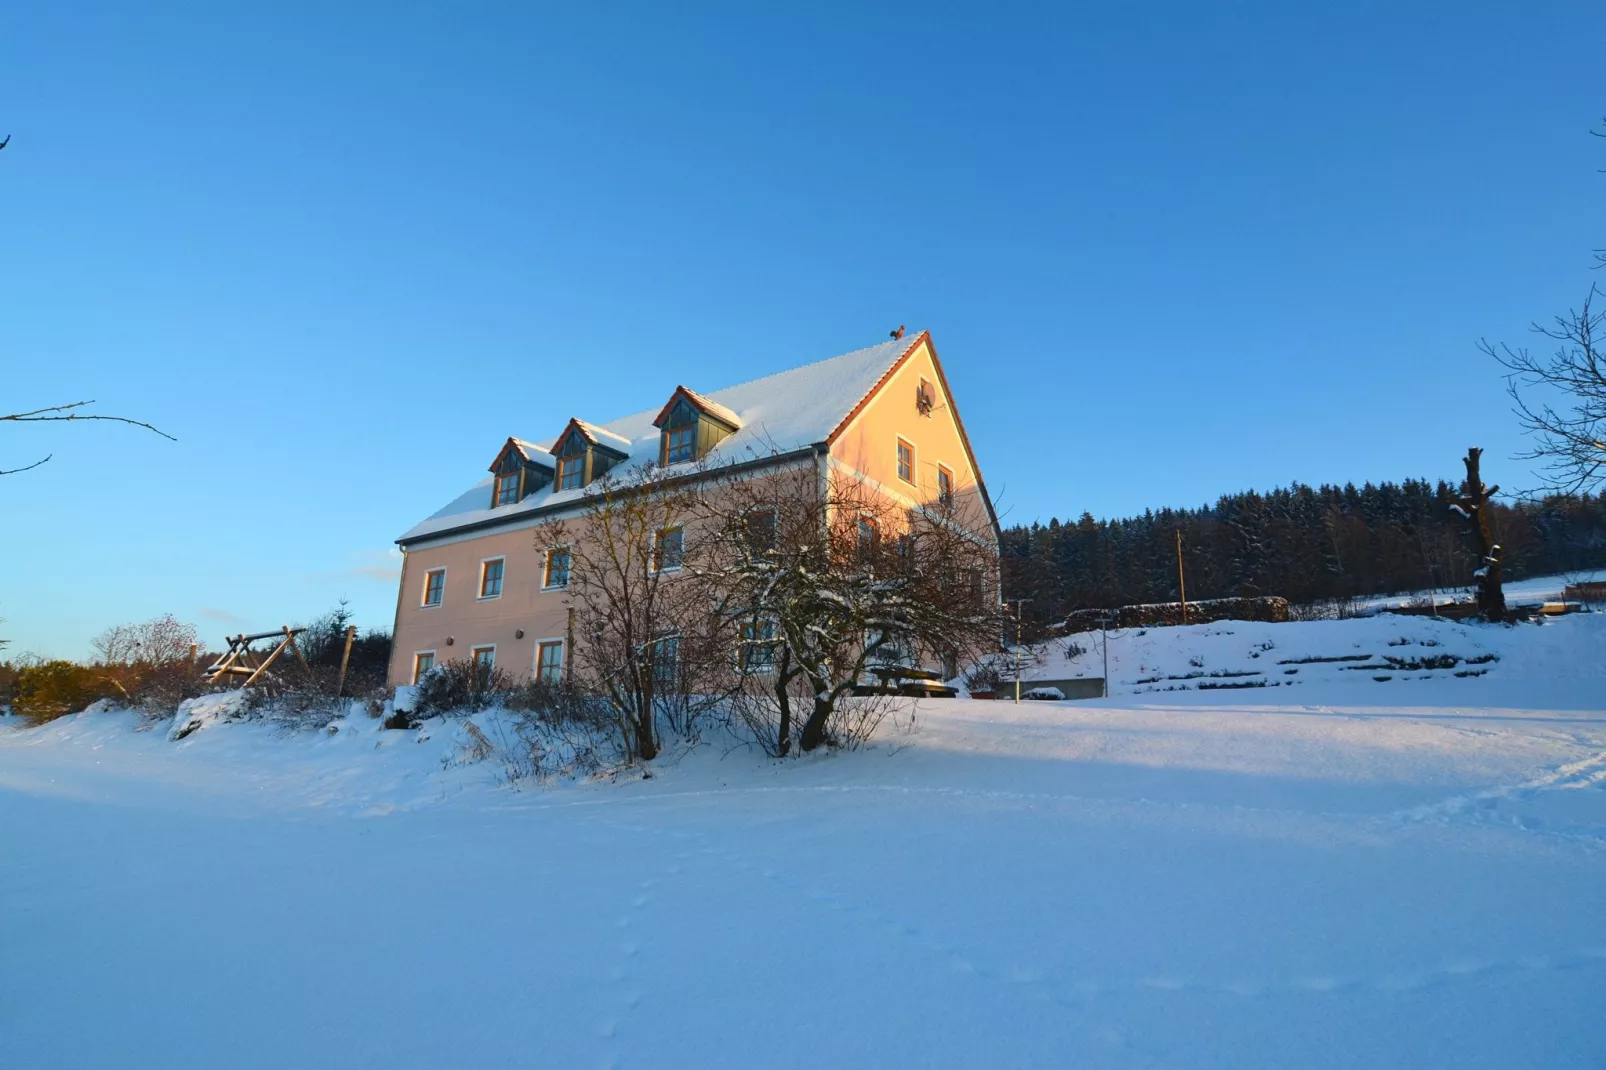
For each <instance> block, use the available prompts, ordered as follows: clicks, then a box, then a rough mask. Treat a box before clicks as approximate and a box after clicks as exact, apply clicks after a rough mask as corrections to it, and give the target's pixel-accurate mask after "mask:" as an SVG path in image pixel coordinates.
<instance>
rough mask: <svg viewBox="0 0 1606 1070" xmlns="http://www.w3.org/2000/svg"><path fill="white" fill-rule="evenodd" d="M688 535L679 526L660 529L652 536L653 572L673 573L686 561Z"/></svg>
mask: <svg viewBox="0 0 1606 1070" xmlns="http://www.w3.org/2000/svg"><path fill="white" fill-rule="evenodd" d="M685 548H686V533H685V532H684V531H683V530H681V529H680V528H679V527H678V526H677V527H672V528H659V529H658V530H657V531H656V532H654V533H653V536H652V570H653V571H654V572H673V571H675V570H676V569H678V568H680V564H681V562H682V561H683V560H684V559H685Z"/></svg>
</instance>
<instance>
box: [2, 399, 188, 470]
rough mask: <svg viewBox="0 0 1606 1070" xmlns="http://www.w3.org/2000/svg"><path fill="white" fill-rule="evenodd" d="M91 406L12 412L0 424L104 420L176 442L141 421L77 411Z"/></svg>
mask: <svg viewBox="0 0 1606 1070" xmlns="http://www.w3.org/2000/svg"><path fill="white" fill-rule="evenodd" d="M93 404H94V401H92V400H91V401H74V402H71V403H69V404H66V405H48V406H46V407H45V408H42V409H33V410H31V411H29V412H13V413H9V414H6V415H0V423H18V424H37V423H74V422H79V421H84V420H106V421H109V422H111V423H119V424H132V425H133V426H135V427H143V428H144V429H145V430H147V431H150V432H153V433H155V434H158V435H161V436H162V437H163V438H165V439H167V440H168V441H170V442H177V441H178V440H177V439H175V438H174V437H173V436H172V435H170V434H168V433H167V432H166V431H163V430H160V429H159V428H156V427H152V426H151V425H150V424H148V423H145V422H144V421H143V420H135V419H131V418H130V417H127V416H101V415H99V414H96V413H88V412H80V411H78V410H80V409H83V408H86V407H87V406H90V405H93ZM52 456H54V454H48V453H47V454H46V455H45V456H43V457H41V458H40V459H39V460H37V461H35V462H33V463H32V464H25V465H23V466H22V467H21V468H0V476H9V475H15V474H16V473H18V472H26V471H28V470H29V469H31V468H38V467H39V466H40V465H42V464H44V463H45V462H46V461H48V460H50V458H51V457H52Z"/></svg>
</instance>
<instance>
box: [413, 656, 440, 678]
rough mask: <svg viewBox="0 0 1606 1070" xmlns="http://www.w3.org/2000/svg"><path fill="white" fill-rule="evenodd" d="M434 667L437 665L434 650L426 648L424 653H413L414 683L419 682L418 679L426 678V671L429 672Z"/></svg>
mask: <svg viewBox="0 0 1606 1070" xmlns="http://www.w3.org/2000/svg"><path fill="white" fill-rule="evenodd" d="M434 667H435V652H434V651H433V650H425V651H423V652H422V653H419V654H414V655H413V683H415V684H416V683H418V681H420V680H422V679H423V678H424V674H425V673H426V672H429V670H431V669H433V668H434Z"/></svg>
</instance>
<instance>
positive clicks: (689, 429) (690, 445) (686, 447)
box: [664, 423, 697, 464]
mask: <svg viewBox="0 0 1606 1070" xmlns="http://www.w3.org/2000/svg"><path fill="white" fill-rule="evenodd" d="M696 459H697V424H696V423H692V424H690V425H688V426H686V427H675V428H671V429H670V430H668V431H666V432H664V463H665V464H679V463H680V462H681V461H695V460H696Z"/></svg>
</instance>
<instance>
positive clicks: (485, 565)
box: [480, 557, 506, 598]
mask: <svg viewBox="0 0 1606 1070" xmlns="http://www.w3.org/2000/svg"><path fill="white" fill-rule="evenodd" d="M505 563H506V562H505V561H504V560H503V559H502V558H500V557H493V558H491V560H489V561H481V562H480V597H481V598H501V597H502V566H503V565H504V564H505Z"/></svg>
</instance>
